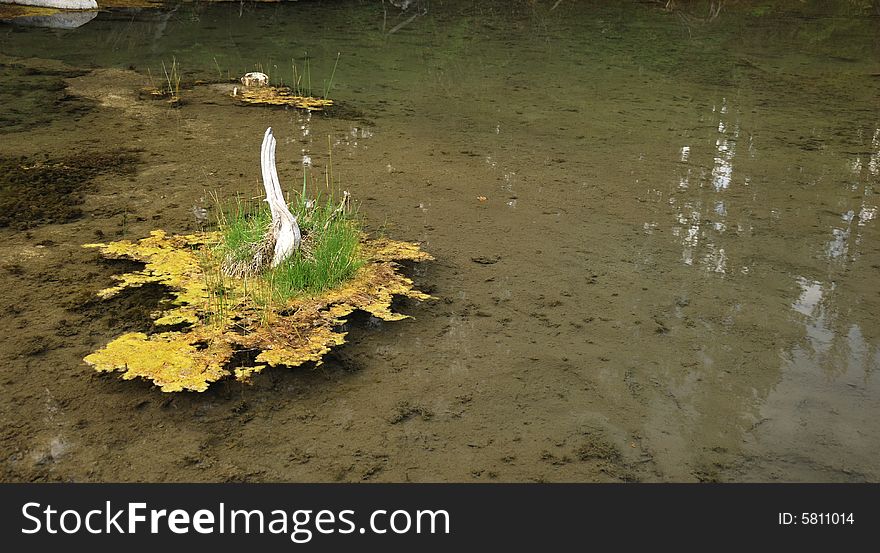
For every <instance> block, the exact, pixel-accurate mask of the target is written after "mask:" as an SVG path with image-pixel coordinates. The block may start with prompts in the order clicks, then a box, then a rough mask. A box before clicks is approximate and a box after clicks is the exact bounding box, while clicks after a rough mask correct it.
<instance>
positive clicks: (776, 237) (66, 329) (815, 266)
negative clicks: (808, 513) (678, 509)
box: [0, 1, 880, 482]
mask: <svg viewBox="0 0 880 553" xmlns="http://www.w3.org/2000/svg"><path fill="white" fill-rule="evenodd" d="M878 29H880V15H878V9H877V6H876V4H873V5H872V4H871V3H869V2H851V1H848V2H818V1H816V2H801V3H787V2H764V3H760V4H753V3H747V2H730V3H727V2H712V3H709V2H705V3H699V2H697V3H666V2H656V3H654V2H574V1H571V2H568V1H563V2H550V1H546V2H539V1H534V2H491V1H490V2H466V1H447V2H431V3H425V2H415V3H410V4H409V5H408V6H407V9H406V10H401V9H400V8H398V7H395V6H394V5H392V4H390V3H384V4H383V3H381V2H298V3H281V4H249V3H241V4H239V3H234V4H231V5H228V4H215V5H205V4H180V5H167V6H163V7H161V8H158V9H150V10H110V11H101V12H100V13H99V14H98V15H97V17H95V18H94V19H92V20H91V21H89V22H88V23H86V24H84V25H82V26H80V27H78V28H75V29H66V30H59V29H47V28H40V27H32V26H22V25H15V24H3V25H0V101H2V106H3V108H2V113H0V125H2V126H0V158H2V160H0V161H2V163H3V173H4V176H0V179H2V182H0V186H2V190H0V192H2V194H3V196H2V198H0V199H2V202H3V208H4V212H3V213H2V220H0V236H2V240H0V274H2V275H3V276H2V280H0V286H2V290H0V309H2V313H3V316H2V318H0V337H2V338H0V348H2V349H0V352H2V357H3V359H4V361H5V362H4V366H3V369H2V371H0V381H2V386H3V394H2V395H0V418H2V434H0V440H2V447H0V451H2V452H3V454H2V465H0V466H2V479H3V480H4V481H33V480H51V481H320V482H323V481H361V480H376V481H443V482H445V481H587V482H597V481H599V482H604V481H673V482H690V481H735V482H739V481H792V482H799V481H823V482H825V481H828V482H832V481H833V482H837V481H877V480H878V479H880V460H878V457H877V452H878V451H880V423H878V421H880V384H878V375H877V374H876V373H877V372H878V368H880V349H878V345H880V325H878V313H880V286H878V275H880V243H878V224H880V223H878V221H877V204H878V200H877V196H876V191H875V189H876V188H877V186H878V183H880V110H878V108H880V102H878V99H880V34H878ZM337 53H339V62H338V66H337V68H336V71H335V74H334V76H333V82H332V87H331V90H330V97H332V98H333V99H334V100H335V101H336V102H337V103H338V105H339V109H337V110H336V111H334V112H333V113H331V114H321V113H312V114H308V113H306V112H302V111H297V110H284V109H270V108H261V107H244V106H241V105H238V104H237V103H236V102H235V101H234V99H233V98H231V97H230V96H229V90H228V88H229V85H228V84H205V85H200V86H196V87H193V88H187V87H186V86H184V87H183V90H181V92H180V96H181V99H182V105H181V106H180V107H176V108H172V107H169V106H168V105H167V104H165V103H163V102H161V101H155V100H152V99H150V98H149V97H145V95H144V94H143V93H142V89H143V88H144V87H148V86H151V83H152V84H153V85H154V86H155V85H161V80H162V79H165V75H164V71H163V63H164V64H165V66H166V68H168V67H171V66H172V65H174V66H175V67H177V68H179V72H180V75H181V78H182V81H183V82H184V83H185V84H186V83H191V82H193V81H196V80H201V81H211V82H217V83H226V82H228V81H229V80H230V79H234V78H236V77H238V76H240V75H242V74H244V73H245V72H247V71H254V70H263V71H265V72H267V73H269V74H270V76H271V77H272V78H273V80H275V79H278V80H279V81H280V80H284V81H285V82H290V79H291V78H292V76H291V74H292V69H291V60H292V59H293V60H295V62H296V63H297V64H300V65H302V64H304V63H305V61H306V60H308V63H309V66H310V73H311V79H312V88H313V89H315V90H318V91H320V90H322V88H324V87H326V86H327V84H328V83H327V81H328V80H329V79H328V77H329V76H330V75H331V73H332V69H333V66H334V63H335V62H336V59H337ZM268 126H271V127H273V129H274V131H275V135H276V137H278V154H277V157H278V163H279V173H280V178H281V182H282V184H283V185H284V186H285V187H288V188H291V189H296V188H297V186H298V183H302V174H303V170H304V167H306V166H307V167H308V170H309V171H310V172H311V173H312V174H313V175H316V176H319V175H323V173H324V171H325V170H326V168H327V166H328V165H329V162H330V159H329V155H328V152H329V151H332V171H333V177H334V179H335V180H336V181H337V183H338V184H337V186H338V187H339V188H340V189H345V190H348V191H350V192H351V194H352V197H353V198H354V200H356V201H357V202H358V205H359V211H360V213H361V214H362V215H363V217H364V219H365V221H366V225H367V227H368V228H369V229H371V230H379V229H384V232H385V233H386V234H387V235H388V236H390V237H393V238H396V239H401V240H410V241H419V242H421V243H422V246H423V248H424V249H425V250H426V251H429V252H430V253H431V254H432V255H434V257H435V258H436V261H434V262H431V263H427V264H419V265H417V266H415V267H412V268H410V270H409V274H410V276H411V277H412V278H413V279H414V281H415V283H416V285H417V286H418V287H419V288H420V289H423V290H426V291H428V292H430V293H431V294H432V295H433V296H435V297H436V298H437V299H436V300H435V301H432V302H425V303H415V302H404V303H402V304H401V306H400V310H401V311H402V312H404V313H407V314H408V315H411V316H412V318H411V319H408V320H404V321H399V322H393V323H381V324H380V323H378V322H377V321H375V320H372V319H369V318H368V317H355V319H354V320H352V321H351V323H350V324H349V327H350V328H349V330H350V333H349V336H348V343H347V344H345V345H344V346H342V347H340V348H338V349H337V350H335V352H334V353H333V354H332V355H331V356H330V357H329V358H327V360H326V362H325V363H324V364H323V365H321V366H319V367H303V368H299V369H294V370H284V369H270V370H266V371H264V372H263V373H261V374H260V375H258V376H257V377H255V378H254V380H253V383H252V384H251V385H246V384H240V383H237V382H221V383H217V384H215V385H213V386H212V387H211V388H210V389H209V390H208V391H207V392H204V393H179V394H166V393H162V392H161V391H159V390H158V389H157V388H155V387H153V386H152V385H151V384H150V383H148V382H146V381H140V380H133V381H122V380H120V379H119V378H118V377H117V376H116V375H98V374H96V373H94V371H92V370H91V369H90V368H89V367H87V366H86V365H85V364H84V363H83V362H82V358H83V357H84V356H85V355H87V354H89V353H90V352H92V351H94V350H95V349H97V348H100V347H102V346H103V345H105V344H106V343H107V342H109V341H110V340H111V339H113V338H114V337H115V336H117V335H118V334H120V333H121V332H123V331H134V330H136V331H148V330H150V323H149V313H150V312H151V311H153V310H154V309H155V307H156V305H157V302H158V301H160V299H161V298H162V296H163V290H161V289H159V288H154V287H145V288H144V289H142V290H139V291H136V292H134V293H131V294H128V295H126V296H124V297H120V298H116V299H113V300H108V301H100V300H98V299H96V298H95V293H96V292H97V291H98V290H100V289H102V288H105V287H107V286H109V285H110V284H111V283H112V275H114V274H119V273H121V272H124V270H125V269H126V268H127V266H126V265H125V264H120V263H112V262H107V261H104V260H101V259H100V257H99V255H98V254H97V253H96V252H95V251H94V250H88V249H84V248H82V245H83V244H86V243H90V242H96V241H108V240H115V239H119V238H128V239H137V238H141V237H145V236H147V235H148V233H149V232H150V231H151V230H153V229H157V228H161V229H164V230H166V231H168V232H179V233H183V232H193V231H197V230H200V225H199V223H198V222H197V220H196V219H195V218H194V217H193V207H194V206H195V207H203V208H205V209H208V210H209V212H210V213H212V217H213V213H214V211H215V202H214V200H213V196H215V195H217V196H220V197H233V196H235V195H236V194H242V195H245V196H248V197H257V196H259V195H260V194H261V182H260V173H259V147H260V141H261V139H262V134H263V132H264V131H265V129H266V127H268ZM328 145H329V146H328ZM331 147H332V150H328V148H331ZM36 167H43V168H45V167H56V168H57V167H64V168H66V170H65V172H64V173H63V174H64V175H65V177H64V178H63V179H61V178H59V177H58V175H56V174H54V173H52V172H51V171H49V172H47V173H44V174H40V175H36V176H34V175H35V174H34V173H29V172H28V168H36Z"/></svg>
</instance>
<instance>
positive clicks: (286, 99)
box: [235, 86, 333, 111]
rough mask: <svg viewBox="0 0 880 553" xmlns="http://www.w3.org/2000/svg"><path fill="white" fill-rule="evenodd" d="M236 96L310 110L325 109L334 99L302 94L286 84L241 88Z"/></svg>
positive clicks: (238, 98) (249, 100) (267, 103)
mask: <svg viewBox="0 0 880 553" xmlns="http://www.w3.org/2000/svg"><path fill="white" fill-rule="evenodd" d="M235 98H236V99H237V100H239V101H241V102H244V103H246V104H256V105H264V106H289V107H294V108H298V109H304V110H308V111H323V110H324V109H326V108H329V107H331V106H333V100H329V99H327V98H315V97H313V96H300V95H298V94H296V92H294V90H293V89H291V88H288V87H286V86H259V87H246V88H244V89H239V90H238V92H237V94H236V96H235Z"/></svg>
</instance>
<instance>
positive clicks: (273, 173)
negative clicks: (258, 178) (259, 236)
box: [260, 127, 302, 267]
mask: <svg viewBox="0 0 880 553" xmlns="http://www.w3.org/2000/svg"><path fill="white" fill-rule="evenodd" d="M260 165H261V168H262V170H263V187H264V188H265V189H266V201H267V202H269V209H270V211H271V212H272V226H271V227H270V229H269V236H267V240H271V241H274V242H275V253H274V255H273V257H272V266H273V267H277V266H278V265H279V264H280V263H281V262H282V261H284V260H285V259H287V258H288V257H290V256H291V255H292V254H293V252H295V251H296V250H297V248H299V244H300V241H301V240H302V235H301V234H300V230H299V225H298V224H297V222H296V217H294V216H293V214H292V213H291V212H290V209H289V208H288V207H287V202H285V201H284V194H283V193H282V192H281V183H280V182H279V181H278V171H277V170H276V169H275V137H274V136H273V135H272V127H269V128H268V129H266V134H265V135H264V136H263V146H262V149H261V150H260Z"/></svg>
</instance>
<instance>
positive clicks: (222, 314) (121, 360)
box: [85, 230, 432, 392]
mask: <svg viewBox="0 0 880 553" xmlns="http://www.w3.org/2000/svg"><path fill="white" fill-rule="evenodd" d="M220 239H221V237H220V235H219V233H201V234H193V235H187V236H169V235H167V234H166V233H165V232H163V231H159V230H157V231H153V232H152V233H151V235H150V236H149V237H148V238H144V239H143V240H140V241H137V242H131V241H128V240H123V241H119V242H113V243H110V244H88V245H87V246H86V247H95V248H100V250H101V252H102V254H103V255H104V256H105V257H108V258H123V259H132V260H136V261H140V262H143V263H145V267H144V268H143V269H141V270H139V271H136V272H132V273H126V274H123V275H119V276H117V277H115V278H116V279H117V280H118V281H119V283H118V284H117V285H116V286H113V287H111V288H107V289H105V290H102V291H101V292H99V293H98V295H99V296H100V297H102V298H105V299H106V298H111V297H113V296H115V295H116V294H119V293H120V292H122V291H124V290H126V289H128V288H132V287H137V286H142V285H144V284H147V283H158V284H162V285H164V286H166V287H167V288H168V289H169V290H170V293H171V297H170V299H169V300H168V301H167V302H166V303H165V304H164V305H163V306H162V307H161V308H160V309H159V311H157V312H156V313H154V314H153V318H154V319H155V323H156V325H158V326H167V327H169V330H167V331H165V332H159V333H156V334H152V335H146V334H143V333H128V334H123V335H122V336H119V337H118V338H116V339H115V340H113V341H112V342H110V343H109V344H108V345H107V346H106V347H104V348H102V349H100V350H98V351H96V352H95V353H92V354H91V355H88V356H87V357H86V358H85V361H86V363H88V364H89V365H92V366H93V367H94V368H95V369H96V370H97V371H100V372H111V371H120V372H122V377H123V378H124V379H132V378H137V377H141V378H146V379H149V380H152V381H153V382H154V383H155V384H156V385H157V386H159V387H160V388H161V389H162V391H165V392H177V391H183V390H191V391H197V392H202V391H205V390H206V389H207V388H208V386H209V384H210V383H211V382H215V381H217V380H220V379H223V378H227V377H234V378H236V379H238V380H241V381H246V380H248V378H249V377H250V376H251V375H253V374H254V373H257V372H259V371H261V370H263V369H264V368H266V367H267V366H287V367H296V366H299V365H302V364H304V363H307V362H314V363H318V364H319V363H320V362H321V359H322V357H323V356H324V355H325V354H326V353H327V352H329V351H330V348H332V347H333V346H337V345H341V344H342V343H344V342H345V335H346V332H344V331H341V330H339V328H340V327H341V325H342V323H343V322H344V319H345V317H347V316H348V315H349V314H351V313H352V312H353V311H355V310H358V309H359V310H362V311H366V312H368V313H370V314H372V315H374V316H375V317H378V318H380V319H383V320H386V321H396V320H400V319H404V318H406V315H402V314H400V313H395V312H393V311H392V310H391V300H392V298H393V297H394V296H407V297H410V298H415V299H420V300H424V299H429V298H430V296H428V295H427V294H424V293H422V292H419V291H418V290H415V289H414V288H413V283H412V281H411V280H410V279H408V278H406V277H405V276H403V275H402V274H400V273H399V271H398V270H399V265H398V264H397V263H396V262H397V261H404V260H408V261H426V260H430V259H432V257H431V256H430V255H429V254H427V253H425V252H423V251H421V250H420V249H419V247H418V245H417V244H412V243H408V242H398V241H394V240H389V239H386V238H379V239H372V238H367V237H364V238H363V239H362V241H361V244H360V247H361V252H360V254H361V256H362V258H363V259H364V264H363V265H362V266H361V267H360V268H359V269H358V270H357V272H356V273H355V275H354V276H353V277H352V278H351V279H350V280H348V281H346V282H345V283H343V284H341V285H340V286H337V287H335V288H332V289H329V290H325V291H323V292H321V293H319V294H315V295H304V296H301V297H296V298H292V299H289V300H287V301H286V302H284V303H279V304H273V303H272V300H271V299H267V298H271V294H266V295H261V290H262V289H263V286H264V283H261V281H260V280H259V279H258V278H257V279H236V278H231V277H228V276H223V274H222V271H220V270H219V269H218V266H219V260H217V259H214V258H213V257H212V255H213V254H212V252H213V251H214V246H215V245H216V244H217V243H218V242H219V240H220ZM171 327H173V328H174V329H173V328H171ZM179 327H182V328H181V329H180V330H176V328H179ZM257 352H259V353H257ZM242 353H244V354H250V355H241V354H242ZM254 353H257V354H256V355H253V354H254ZM241 359H250V360H253V361H252V362H249V361H241ZM236 360H237V361H236Z"/></svg>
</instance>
